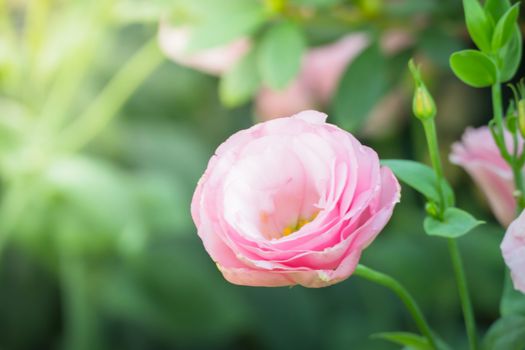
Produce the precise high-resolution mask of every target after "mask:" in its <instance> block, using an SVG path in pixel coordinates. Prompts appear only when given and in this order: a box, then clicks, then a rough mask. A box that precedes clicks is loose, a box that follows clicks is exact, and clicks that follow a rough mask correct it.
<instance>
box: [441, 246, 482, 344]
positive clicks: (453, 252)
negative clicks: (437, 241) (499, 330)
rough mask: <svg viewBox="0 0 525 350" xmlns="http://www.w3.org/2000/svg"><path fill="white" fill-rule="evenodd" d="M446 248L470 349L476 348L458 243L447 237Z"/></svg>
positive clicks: (472, 314)
mask: <svg viewBox="0 0 525 350" xmlns="http://www.w3.org/2000/svg"><path fill="white" fill-rule="evenodd" d="M448 248H449V252H450V257H451V260H452V266H453V268H454V275H455V276H456V283H457V285H458V291H459V298H460V300H461V308H462V309H463V317H464V318H465V326H466V328H467V335H468V340H469V345H470V349H471V350H474V349H477V348H478V336H477V331H476V320H475V318H474V311H473V309H472V303H471V301H470V294H469V291H468V286H467V279H466V277H465V269H464V267H463V260H462V259H461V254H460V251H459V247H458V243H457V241H456V240H455V239H454V238H449V239H448Z"/></svg>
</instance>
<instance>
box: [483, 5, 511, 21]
mask: <svg viewBox="0 0 525 350" xmlns="http://www.w3.org/2000/svg"><path fill="white" fill-rule="evenodd" d="M509 8H510V1H509V0H487V1H485V12H486V13H488V14H490V15H491V16H492V18H493V19H494V21H496V22H497V21H498V20H499V19H500V18H501V16H503V14H504V13H505V12H507V10H508V9H509Z"/></svg>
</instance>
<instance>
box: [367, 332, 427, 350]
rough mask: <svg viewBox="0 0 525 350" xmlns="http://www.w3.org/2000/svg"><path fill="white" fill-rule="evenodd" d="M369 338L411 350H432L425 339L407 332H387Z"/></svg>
mask: <svg viewBox="0 0 525 350" xmlns="http://www.w3.org/2000/svg"><path fill="white" fill-rule="evenodd" d="M371 338H374V339H383V340H387V341H390V342H392V343H395V344H399V345H404V346H406V347H408V348H409V349H413V350H432V347H431V346H430V344H429V343H428V340H427V339H426V338H425V337H422V336H420V335H418V334H414V333H407V332H388V333H376V334H372V335H371Z"/></svg>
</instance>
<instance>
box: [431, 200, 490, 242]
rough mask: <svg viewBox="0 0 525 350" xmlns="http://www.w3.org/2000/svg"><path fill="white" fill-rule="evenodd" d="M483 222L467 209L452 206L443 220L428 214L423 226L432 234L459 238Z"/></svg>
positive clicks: (446, 211)
mask: <svg viewBox="0 0 525 350" xmlns="http://www.w3.org/2000/svg"><path fill="white" fill-rule="evenodd" d="M482 223H483V221H479V220H477V219H476V218H474V217H473V216H472V215H470V214H469V213H467V212H466V211H463V210H461V209H458V208H454V207H452V208H448V209H447V210H445V215H444V220H443V221H439V220H437V219H435V218H433V217H431V216H427V217H426V218H425V221H424V223H423V227H424V228H425V232H426V233H427V234H428V235H430V236H440V237H446V238H457V237H461V236H463V235H465V234H467V233H468V232H470V231H471V230H472V229H474V228H475V227H476V226H478V225H481V224H482Z"/></svg>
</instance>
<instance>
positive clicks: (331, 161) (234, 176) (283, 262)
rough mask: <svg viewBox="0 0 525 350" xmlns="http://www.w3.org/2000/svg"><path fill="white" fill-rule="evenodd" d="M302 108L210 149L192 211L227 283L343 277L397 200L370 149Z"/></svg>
mask: <svg viewBox="0 0 525 350" xmlns="http://www.w3.org/2000/svg"><path fill="white" fill-rule="evenodd" d="M325 120H326V115H325V114H322V113H319V112H315V111H304V112H301V113H299V114H297V115H295V116H292V117H289V118H280V119H274V120H271V121H267V122H264V123H260V124H257V125H255V126H253V127H251V128H249V129H247V130H242V131H239V132H237V133H236V134H234V135H233V136H231V137H230V138H229V139H228V140H226V141H225V142H224V143H223V144H222V145H220V146H219V148H218V149H217V151H216V153H215V155H214V156H213V157H212V158H211V160H210V162H209V164H208V168H207V169H206V171H205V173H204V175H203V176H202V178H201V179H200V180H199V183H198V185H197V189H196V191H195V194H194V196H193V201H192V207H191V213H192V217H193V220H194V222H195V224H196V226H197V230H198V235H199V236H200V238H201V239H202V241H203V243H204V247H205V248H206V250H207V252H208V253H209V254H210V256H211V258H212V259H213V260H214V261H215V262H216V264H217V266H218V268H219V269H220V271H221V272H222V274H223V275H224V277H225V278H226V279H227V280H228V281H230V282H231V283H235V284H240V285H247V286H267V287H275V286H287V285H296V284H299V285H303V286H306V287H323V286H327V285H331V284H334V283H337V282H339V281H342V280H344V279H346V278H347V277H349V276H350V275H351V274H352V273H353V271H354V269H355V267H356V265H357V263H358V261H359V258H360V256H361V252H362V251H363V249H365V248H366V247H367V246H368V245H369V244H370V243H371V242H372V240H373V239H374V238H375V237H376V236H377V235H378V233H379V232H380V231H381V230H382V229H383V227H384V226H385V225H386V223H387V222H388V220H389V218H390V216H391V215H392V211H393V208H394V206H395V204H396V203H397V202H398V201H399V195H400V194H399V193H400V187H399V183H398V181H397V179H396V178H395V177H394V175H393V174H392V172H391V171H390V169H388V168H385V167H381V166H380V164H379V159H378V156H377V154H376V152H375V151H373V150H372V149H370V148H368V147H366V146H363V145H362V144H360V143H359V141H357V140H356V139H355V138H354V137H353V136H352V135H351V134H349V133H347V132H345V131H343V130H341V129H339V128H338V127H337V126H335V125H331V124H327V123H325Z"/></svg>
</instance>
